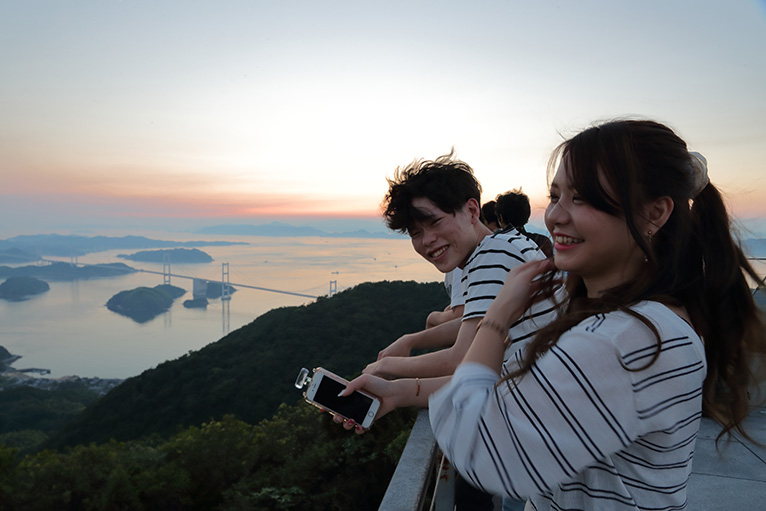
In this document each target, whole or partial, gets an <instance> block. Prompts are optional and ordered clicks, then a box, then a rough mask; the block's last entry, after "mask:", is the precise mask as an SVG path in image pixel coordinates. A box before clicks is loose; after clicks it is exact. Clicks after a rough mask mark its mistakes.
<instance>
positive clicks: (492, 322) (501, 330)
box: [476, 318, 508, 337]
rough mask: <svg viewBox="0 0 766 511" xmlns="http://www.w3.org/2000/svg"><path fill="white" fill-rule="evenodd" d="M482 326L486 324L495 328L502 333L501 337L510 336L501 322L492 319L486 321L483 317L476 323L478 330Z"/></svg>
mask: <svg viewBox="0 0 766 511" xmlns="http://www.w3.org/2000/svg"><path fill="white" fill-rule="evenodd" d="M482 326H486V327H487V328H490V329H492V330H494V331H495V332H497V333H498V334H500V336H501V337H508V330H506V329H505V328H503V327H502V325H500V323H495V322H494V321H492V320H491V319H490V320H488V321H484V318H481V319H480V320H479V324H478V325H476V331H477V332H478V331H479V328H481V327H482Z"/></svg>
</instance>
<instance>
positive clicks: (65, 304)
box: [0, 233, 442, 378]
mask: <svg viewBox="0 0 766 511" xmlns="http://www.w3.org/2000/svg"><path fill="white" fill-rule="evenodd" d="M151 237H152V238H154V239H165V240H171V239H173V240H178V239H181V238H179V236H178V235H177V234H175V235H173V234H170V233H165V234H164V235H163V234H159V233H153V234H152V235H151ZM184 238H185V239H186V240H192V239H193V240H208V241H212V240H217V241H245V242H247V243H248V245H233V246H228V247H203V248H201V250H203V251H204V252H206V253H208V254H210V256H212V257H213V259H214V261H213V262H212V263H207V264H173V263H172V262H171V272H172V273H173V274H180V275H190V276H193V277H197V278H203V279H209V280H220V279H221V263H226V262H228V263H229V281H230V282H231V283H232V284H233V285H234V286H235V287H237V286H236V285H237V284H245V285H250V286H258V287H264V288H269V289H276V290H282V291H290V292H294V293H301V294H307V295H312V296H319V295H327V294H328V292H329V291H330V281H336V282H337V290H338V291H342V290H344V289H346V288H348V287H352V286H354V285H356V284H359V283H361V282H374V281H381V280H416V281H419V282H429V281H440V280H441V279H442V275H441V274H440V273H439V272H438V271H437V270H436V269H434V268H433V266H431V265H430V264H428V263H426V262H425V261H424V260H422V259H421V258H420V257H419V256H418V255H417V254H415V252H414V251H413V250H412V247H411V245H410V242H409V240H407V239H392V240H382V239H361V238H353V239H352V238H349V239H345V238H313V237H312V238H308V237H301V238H266V237H240V236H217V235H216V236H202V235H188V236H185V237H184ZM136 251H137V250H127V251H126V250H114V251H107V252H97V253H92V254H87V255H85V256H80V257H79V258H78V262H79V263H110V262H123V263H126V264H128V265H129V266H132V267H134V268H136V269H145V270H153V271H159V272H161V271H162V269H163V265H162V264H161V263H140V262H134V261H127V260H125V259H121V258H118V257H117V255H118V254H120V253H133V252H136ZM67 261H68V260H67ZM336 272H337V273H336ZM162 283H163V276H162V275H157V274H151V273H141V272H139V273H134V274H128V275H125V276H121V277H114V278H104V279H92V280H80V281H73V282H57V281H51V282H49V284H50V291H48V292H46V293H44V294H41V295H38V296H35V297H32V298H31V299H29V300H26V301H22V302H7V301H4V300H0V325H2V327H1V332H2V333H1V335H0V339H1V340H0V345H3V346H5V347H6V348H7V349H8V351H10V352H11V353H13V354H15V355H21V356H22V358H21V359H20V360H18V361H17V362H16V363H14V365H13V367H14V368H16V369H24V368H30V367H34V368H43V369H49V370H50V371H51V374H50V377H52V378H57V377H62V376H67V375H77V376H82V377H101V378H127V377H130V376H135V375H137V374H140V373H141V372H143V371H144V370H146V369H150V368H152V367H154V366H156V365H158V364H160V363H162V362H164V361H166V360H172V359H175V358H178V357H179V356H182V355H184V354H185V353H187V352H189V351H191V350H198V349H200V348H202V347H203V346H205V345H207V344H210V343H212V342H215V341H217V340H218V339H220V338H221V337H222V336H223V335H224V333H225V332H226V324H227V322H228V327H229V331H234V330H236V329H237V328H240V327H241V326H243V325H246V324H248V323H250V322H251V321H253V320H254V319H255V318H256V317H258V316H260V315H261V314H263V313H265V312H267V311H269V310H271V309H274V308H277V307H285V306H296V305H302V304H307V303H311V302H312V301H313V299H310V298H305V297H298V296H292V295H288V294H282V293H274V292H268V291H260V290H254V289H248V288H241V287H240V288H237V289H238V290H237V291H236V292H235V293H233V295H232V299H231V301H230V304H229V313H228V321H227V320H226V314H225V310H224V308H223V306H222V303H221V301H220V300H218V299H210V300H209V302H210V304H209V305H208V307H207V309H187V308H185V307H184V306H183V301H184V300H186V299H191V289H192V280H191V279H181V278H177V277H172V278H171V284H173V285H174V286H179V287H182V288H184V289H186V290H187V293H186V294H185V295H184V296H182V297H180V298H178V299H176V300H175V302H174V304H173V306H172V307H171V309H170V310H169V311H167V312H166V313H164V314H161V315H159V316H157V317H156V318H154V319H152V320H150V321H148V322H146V323H142V324H140V323H136V322H135V321H133V320H132V319H130V318H127V317H125V316H122V315H119V314H116V313H114V312H111V311H110V310H108V309H107V308H106V305H105V304H106V302H107V300H109V298H111V297H112V296H113V295H115V294H116V293H118V292H120V291H124V290H129V289H134V288H136V287H139V286H147V287H154V286H156V285H159V284H162ZM306 342H311V340H310V339H307V340H306Z"/></svg>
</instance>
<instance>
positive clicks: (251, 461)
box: [0, 282, 448, 511]
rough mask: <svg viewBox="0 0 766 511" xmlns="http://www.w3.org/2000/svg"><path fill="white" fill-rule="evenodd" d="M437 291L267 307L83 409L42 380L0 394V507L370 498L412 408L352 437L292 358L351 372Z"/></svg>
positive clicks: (223, 510)
mask: <svg viewBox="0 0 766 511" xmlns="http://www.w3.org/2000/svg"><path fill="white" fill-rule="evenodd" d="M447 301H448V298H447V295H446V293H445V292H444V289H443V287H442V286H441V284H438V283H432V284H417V283H415V282H379V283H374V284H362V285H359V286H357V287H355V288H352V289H350V290H347V291H344V292H342V293H339V294H338V295H336V296H334V297H332V298H320V299H318V300H317V301H316V302H315V303H312V304H309V305H305V306H301V307H286V308H282V309H276V310H272V311H270V312H268V313H267V314H264V315H263V316H261V317H259V318H258V319H256V320H255V321H254V322H252V323H251V324H249V325H247V326H245V327H243V328H241V329H239V330H237V331H235V332H232V333H231V334H229V335H228V336H226V337H224V338H223V339H221V340H219V341H218V342H215V343H213V344H210V345H208V346H206V347H205V348H203V349H201V350H199V351H197V352H190V353H189V354H187V355H185V356H183V357H181V358H179V359H177V360H173V361H169V362H166V363H164V364H161V365H160V366H158V367H156V368H155V369H152V370H149V371H146V372H144V373H143V374H141V375H139V376H137V377H134V378H130V379H129V380H126V381H125V382H123V383H122V384H120V385H119V386H117V387H115V388H114V389H113V390H111V391H110V392H109V393H108V394H107V395H106V396H104V397H103V398H101V399H100V400H98V401H96V402H95V403H93V404H88V406H87V408H85V409H84V410H83V411H82V412H79V408H80V407H82V406H84V404H86V403H84V402H83V401H78V400H77V399H76V395H72V396H69V399H68V400H64V401H61V402H59V403H57V404H56V405H55V406H53V407H52V408H51V407H45V406H42V405H43V404H44V403H46V404H47V405H50V404H51V402H50V400H47V401H46V399H45V397H44V396H45V394H44V392H45V391H41V390H37V389H27V390H24V391H18V392H17V393H16V394H14V393H7V392H9V390H5V391H2V392H0V400H2V399H4V401H2V402H0V410H2V411H3V412H5V411H6V410H7V412H8V413H7V414H5V415H3V414H2V413H0V422H2V421H5V422H4V423H5V424H6V426H8V427H7V428H6V429H4V430H2V431H4V435H3V436H2V437H0V511H16V510H24V511H37V510H40V511H42V510H45V511H48V510H51V509H57V510H58V509H62V510H83V511H96V510H99V511H100V510H109V511H112V510H126V511H128V510H131V511H133V510H135V511H138V510H155V509H161V510H163V511H164V510H169V511H187V510H188V511H196V510H206V511H207V510H218V511H247V510H261V509H269V510H301V511H302V510H309V511H310V510H324V509H340V510H343V509H374V508H376V507H377V506H378V504H379V503H380V500H381V498H382V496H383V493H384V492H385V489H386V487H387V485H388V482H389V480H390V479H391V475H392V474H393V471H394V468H395V466H396V463H397V461H398V459H399V456H400V454H401V450H402V449H403V447H404V444H405V442H406V439H407V437H408V435H409V430H410V428H411V425H412V423H413V422H414V419H415V411H414V410H396V411H395V412H393V413H391V414H389V415H387V416H385V417H383V418H382V419H381V420H379V421H377V422H376V423H375V424H374V425H373V427H372V429H371V430H370V431H369V432H368V433H366V434H364V435H361V436H358V435H355V434H353V433H352V432H349V431H346V430H345V429H343V428H342V427H340V426H338V425H336V424H334V423H333V422H332V420H331V419H330V417H329V415H327V414H322V413H320V412H319V411H318V410H317V409H316V408H315V407H313V406H310V405H308V404H307V403H305V402H303V400H302V399H301V393H300V391H298V390H297V389H295V387H294V386H293V382H294V381H295V377H296V375H297V373H298V371H299V369H300V368H301V367H303V366H305V367H307V368H313V367H316V366H318V365H322V366H324V367H326V368H328V369H330V370H332V371H334V372H336V373H338V374H341V375H343V376H346V377H349V378H350V377H353V376H354V375H356V374H358V373H359V372H360V371H361V369H362V368H363V367H364V365H365V364H367V363H368V362H370V361H371V360H374V359H375V357H376V355H377V353H378V351H379V350H380V349H382V348H383V347H384V346H386V345H388V343H390V342H391V341H393V340H394V339H396V338H397V337H399V336H400V335H402V334H404V333H406V332H411V331H414V330H418V329H421V328H423V326H424V322H425V318H426V316H427V314H428V312H430V311H431V310H436V309H442V308H444V306H445V305H446V303H447ZM41 393H42V394H41ZM52 396H53V394H49V395H48V397H52ZM81 397H82V396H81ZM26 398H29V399H26ZM83 398H84V397H83ZM75 408H77V409H78V410H75ZM59 412H60V415H56V413H59ZM71 413H77V414H78V415H77V418H76V419H74V420H71V421H70V422H69V423H68V424H67V425H66V426H64V427H63V428H62V429H60V430H59V429H58V428H57V426H56V424H57V422H56V421H57V417H58V420H59V423H60V422H61V420H65V418H66V417H71V416H72V415H71ZM68 414H69V415H68ZM41 434H42V435H50V436H51V438H50V440H48V441H47V442H46V443H44V444H43V446H45V447H46V448H47V450H43V451H40V452H37V453H34V454H27V455H26V456H24V455H23V454H24V453H23V452H21V451H19V449H18V448H16V447H14V446H19V447H25V448H26V449H27V450H29V449H30V446H34V445H37V444H38V443H39V441H40V437H39V436H38V437H35V436H34V435H41ZM3 439H6V440H7V442H6V443H5V444H3Z"/></svg>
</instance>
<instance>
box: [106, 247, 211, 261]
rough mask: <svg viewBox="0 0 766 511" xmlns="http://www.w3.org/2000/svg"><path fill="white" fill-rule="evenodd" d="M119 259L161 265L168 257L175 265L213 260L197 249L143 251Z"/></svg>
mask: <svg viewBox="0 0 766 511" xmlns="http://www.w3.org/2000/svg"><path fill="white" fill-rule="evenodd" d="M117 257H119V258H121V259H128V260H130V261H141V262H145V263H161V262H164V261H165V258H166V257H167V258H168V259H169V260H170V261H171V262H173V263H210V262H212V261H213V258H212V257H210V255H208V254H207V253H205V252H203V251H202V250H199V249H197V248H173V249H169V250H142V251H140V252H136V253H134V254H129V255H128V254H119V255H118V256H117Z"/></svg>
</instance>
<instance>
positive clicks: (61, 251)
mask: <svg viewBox="0 0 766 511" xmlns="http://www.w3.org/2000/svg"><path fill="white" fill-rule="evenodd" d="M229 245H247V243H245V242H237V241H165V240H154V239H150V238H146V237H144V236H122V237H111V236H76V235H60V234H36V235H31V236H15V237H13V238H8V239H6V240H0V258H2V259H1V260H2V261H6V262H25V261H30V260H36V259H37V257H38V256H44V255H48V256H59V257H72V256H78V255H84V254H89V253H91V252H103V251H104V250H116V249H147V248H174V247H221V246H229ZM25 258H26V259H25Z"/></svg>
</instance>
